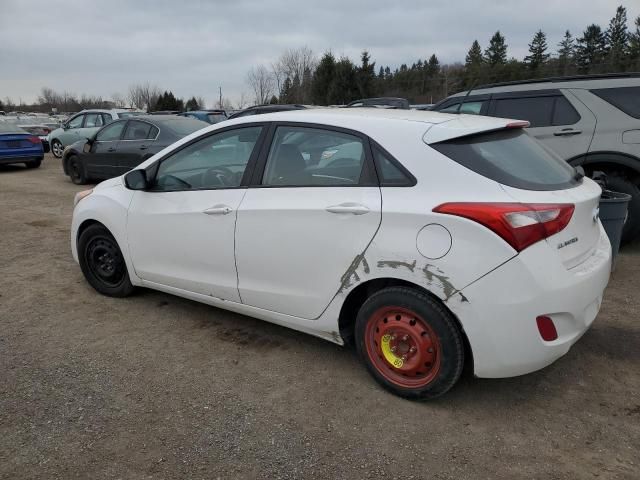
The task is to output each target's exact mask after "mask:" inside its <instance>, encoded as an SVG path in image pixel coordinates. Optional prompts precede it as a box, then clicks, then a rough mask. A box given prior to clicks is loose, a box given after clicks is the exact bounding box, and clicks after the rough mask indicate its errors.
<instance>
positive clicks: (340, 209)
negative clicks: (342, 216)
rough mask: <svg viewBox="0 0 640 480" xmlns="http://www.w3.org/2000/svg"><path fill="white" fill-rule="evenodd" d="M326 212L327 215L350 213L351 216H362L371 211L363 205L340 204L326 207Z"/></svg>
mask: <svg viewBox="0 0 640 480" xmlns="http://www.w3.org/2000/svg"><path fill="white" fill-rule="evenodd" d="M326 210H327V212H329V213H351V214H353V215H364V214H365V213H369V212H370V211H371V210H369V209H368V208H367V207H365V206H364V205H361V204H359V203H352V202H346V203H341V204H340V205H331V206H329V207H327V208H326Z"/></svg>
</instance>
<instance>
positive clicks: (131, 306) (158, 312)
mask: <svg viewBox="0 0 640 480" xmlns="http://www.w3.org/2000/svg"><path fill="white" fill-rule="evenodd" d="M80 188H81V187H76V186H74V185H72V184H71V183H70V182H69V181H68V180H67V178H66V177H64V176H63V175H62V172H61V168H60V164H59V161H58V160H55V159H54V158H53V157H51V156H48V157H47V158H46V160H45V162H44V163H43V166H42V168H40V169H38V170H26V169H23V168H21V167H0V245H1V246H0V478H6V479H18V478H47V479H49V478H61V479H69V478H92V479H98V478H123V479H129V478H136V479H140V478H322V479H327V478H349V479H353V478H381V477H384V478H404V479H409V478H416V479H418V478H430V479H448V478H451V479H464V478H509V479H514V478H544V479H550V478H551V479H555V478H594V477H597V478H629V479H631V478H635V479H637V478H640V456H639V454H638V452H639V451H640V293H639V291H638V282H639V280H640V245H639V244H636V245H634V246H631V247H630V248H627V249H626V250H625V251H624V252H623V254H622V256H621V258H620V261H619V265H618V268H617V270H616V272H615V273H614V275H613V278H612V281H611V283H610V286H609V288H608V290H607V292H606V296H605V302H604V306H603V309H602V312H601V313H600V316H599V317H598V319H597V321H596V322H595V324H594V326H593V328H592V329H591V330H590V331H589V332H587V334H586V335H585V336H584V337H583V338H582V340H581V341H580V342H578V343H577V344H576V345H575V346H574V348H573V349H572V350H571V352H569V354H568V355H567V356H566V357H564V358H562V359H561V360H560V361H558V362H556V364H554V365H552V366H551V367H549V368H547V369H545V370H543V371H541V372H538V373H535V374H532V375H527V376H524V377H520V378H514V379H504V380H479V379H474V378H470V377H468V376H467V377H466V378H463V380H462V381H461V383H460V384H459V385H458V386H457V387H455V388H454V390H453V391H451V392H450V393H449V394H448V395H447V396H445V397H444V398H442V399H440V400H438V401H435V402H431V403H426V404H418V403H412V402H408V401H405V400H402V399H399V398H396V397H394V396H392V395H390V394H388V393H386V392H385V391H383V390H381V389H380V388H379V387H378V386H377V385H376V384H375V383H374V382H373V380H372V379H371V378H369V376H368V374H367V372H366V371H365V369H364V367H362V366H361V365H360V363H359V362H358V361H357V358H356V356H355V354H354V352H352V351H350V350H348V349H343V348H340V347H338V346H335V345H332V344H330V343H327V342H324V341H322V340H317V339H315V338H312V337H309V336H306V335H303V334H299V333H296V332H293V331H289V330H286V329H284V328H280V327H277V326H274V325H270V324H268V323H263V322H260V321H258V320H253V319H251V318H248V317H244V316H241V315H235V314H232V313H228V312H225V311H223V310H217V309H215V308H212V307H208V306H205V305H200V304H198V303H194V302H190V301H188V300H183V299H180V298H176V297H172V296H169V295H165V294H161V293H156V292H152V291H140V292H139V293H138V294H137V295H135V296H134V297H131V298H129V299H126V300H118V299H111V298H106V297H103V296H100V295H98V294H97V293H96V292H94V291H93V290H92V289H91V288H90V287H89V286H88V284H87V283H86V282H85V281H84V279H83V277H82V275H81V273H80V269H79V268H78V267H77V265H76V264H75V263H74V262H73V260H72V258H71V254H70V251H69V225H70V219H71V211H72V199H73V195H74V193H75V192H76V191H78V190H80Z"/></svg>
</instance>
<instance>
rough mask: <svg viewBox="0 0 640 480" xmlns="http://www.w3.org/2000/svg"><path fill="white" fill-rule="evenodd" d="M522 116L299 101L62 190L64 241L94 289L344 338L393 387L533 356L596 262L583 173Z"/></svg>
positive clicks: (586, 303)
mask: <svg viewBox="0 0 640 480" xmlns="http://www.w3.org/2000/svg"><path fill="white" fill-rule="evenodd" d="M524 126H527V123H526V122H518V121H513V120H505V119H498V118H489V117H477V116H467V115H450V114H442V113H433V112H421V111H400V110H379V109H349V110H346V109H345V110H335V109H326V110H325V109H314V110H306V111H304V110H302V111H293V112H282V113H274V114H268V115H261V116H260V117H259V118H256V117H246V118H240V119H237V120H231V121H227V122H224V123H220V124H217V125H212V126H211V127H209V128H207V129H205V130H201V131H199V132H196V133H194V134H192V135H190V136H188V137H185V138H184V139H182V140H181V141H179V142H177V143H175V144H173V145H171V146H170V147H168V148H166V149H164V150H163V151H161V152H160V153H158V154H156V155H155V156H153V157H152V158H150V159H149V160H147V161H146V162H144V163H143V164H141V165H140V166H139V167H138V168H137V169H136V170H132V171H131V172H129V173H127V174H126V175H124V176H123V177H118V178H113V179H111V180H107V181H105V182H103V183H101V184H99V185H98V186H97V187H95V188H94V189H93V190H87V191H84V192H81V193H79V194H78V195H77V196H76V199H75V204H76V205H75V210H74V213H73V225H72V230H71V247H72V251H73V256H74V258H75V259H76V261H78V262H79V263H80V266H81V268H82V271H83V273H84V275H85V277H86V278H87V280H88V282H89V283H90V284H91V285H92V286H93V287H94V288H95V289H96V290H98V291H99V292H101V293H103V294H106V295H111V296H125V295H128V294H130V293H131V292H132V291H133V289H134V286H142V287H148V288H153V289H157V290H161V291H164V292H167V293H171V294H175V295H180V296H183V297H186V298H190V299H193V300H196V301H200V302H204V303H207V304H210V305H214V306H217V307H220V308H224V309H228V310H232V311H235V312H239V313H243V314H246V315H249V316H252V317H257V318H260V319H263V320H267V321H270V322H273V323H277V324H279V325H284V326H287V327H291V328H294V329H296V330H300V331H303V332H306V333H310V334H312V335H316V336H318V337H322V338H324V339H327V340H330V341H332V342H335V343H338V344H343V343H345V342H348V341H350V340H352V339H353V340H355V344H356V348H357V349H358V352H359V354H360V356H361V358H362V360H363V361H364V363H365V365H366V366H367V368H368V369H369V371H370V372H371V374H372V375H373V376H374V377H375V379H376V380H377V381H378V382H380V383H381V384H382V385H383V386H384V387H386V388H388V389H389V390H391V391H393V392H395V393H397V394H399V395H402V396H404V397H408V398H431V397H435V396H437V395H441V394H443V393H444V392H446V391H447V390H449V389H450V388H451V387H452V386H453V385H454V384H455V383H456V381H457V380H458V378H459V376H460V374H461V371H462V368H463V364H464V363H465V362H469V364H470V365H472V367H473V371H474V373H475V375H477V376H479V377H508V376H514V375H520V374H524V373H527V372H531V371H534V370H537V369H540V368H542V367H544V366H546V365H549V364H550V363H552V362H553V361H554V360H556V359H557V358H559V357H560V356H562V355H563V354H565V353H566V352H567V351H568V350H569V348H570V347H571V345H572V344H573V343H574V342H576V341H577V340H578V339H579V338H580V336H581V335H582V334H583V333H584V332H585V331H586V330H587V329H588V328H589V326H590V325H591V323H592V322H593V320H594V319H595V317H596V315H597V313H598V310H599V309H600V304H601V301H602V295H603V291H604V289H605V287H606V285H607V282H608V279H609V272H610V262H611V248H610V245H609V241H608V239H607V237H606V235H605V233H604V230H603V229H602V226H601V224H600V221H599V219H598V202H599V197H600V187H599V186H598V185H597V184H595V183H594V182H593V181H591V180H589V179H587V178H581V176H580V175H579V174H577V173H576V171H575V170H574V169H573V168H572V167H570V166H568V165H567V164H566V163H565V162H563V161H562V160H559V159H558V158H557V157H555V156H554V155H553V154H551V153H549V152H548V151H547V150H545V149H544V148H543V147H541V146H540V144H539V143H537V142H536V141H535V140H534V139H532V138H531V137H530V136H529V135H528V134H527V133H526V132H525V131H524V130H523V129H522V128H521V127H524Z"/></svg>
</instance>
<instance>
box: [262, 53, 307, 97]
mask: <svg viewBox="0 0 640 480" xmlns="http://www.w3.org/2000/svg"><path fill="white" fill-rule="evenodd" d="M317 64H318V61H317V59H316V57H315V55H314V53H313V50H311V49H310V48H309V47H307V46H304V47H300V48H290V49H288V50H286V51H285V52H284V53H283V54H282V55H280V58H279V59H278V61H277V62H276V63H274V64H272V65H271V69H272V70H273V75H274V77H275V79H276V83H277V84H278V95H279V94H280V91H281V88H282V85H283V83H284V81H285V80H286V79H287V78H288V79H289V80H290V81H291V82H292V83H293V84H295V85H296V87H295V89H294V91H290V92H289V96H290V97H291V98H292V99H293V101H294V102H296V103H302V102H306V101H309V99H310V98H311V78H312V77H313V72H314V71H315V69H316V66H317ZM296 79H297V80H296Z"/></svg>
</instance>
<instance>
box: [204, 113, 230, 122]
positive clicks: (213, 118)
mask: <svg viewBox="0 0 640 480" xmlns="http://www.w3.org/2000/svg"><path fill="white" fill-rule="evenodd" d="M208 117H209V121H210V122H211V123H218V122H223V121H224V120H226V119H227V116H226V115H225V114H223V113H209V114H208Z"/></svg>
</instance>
